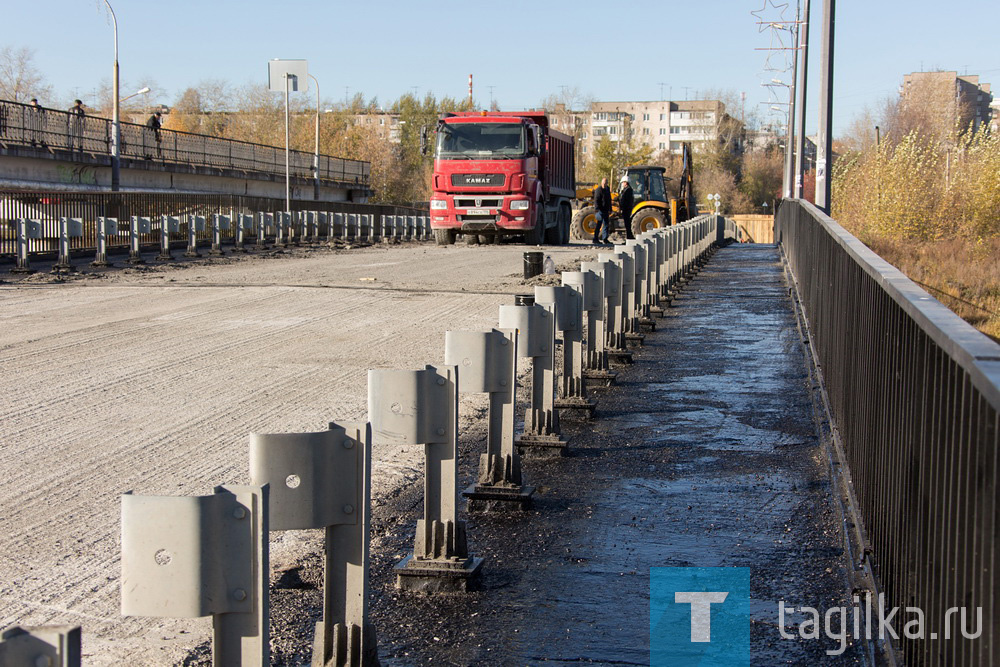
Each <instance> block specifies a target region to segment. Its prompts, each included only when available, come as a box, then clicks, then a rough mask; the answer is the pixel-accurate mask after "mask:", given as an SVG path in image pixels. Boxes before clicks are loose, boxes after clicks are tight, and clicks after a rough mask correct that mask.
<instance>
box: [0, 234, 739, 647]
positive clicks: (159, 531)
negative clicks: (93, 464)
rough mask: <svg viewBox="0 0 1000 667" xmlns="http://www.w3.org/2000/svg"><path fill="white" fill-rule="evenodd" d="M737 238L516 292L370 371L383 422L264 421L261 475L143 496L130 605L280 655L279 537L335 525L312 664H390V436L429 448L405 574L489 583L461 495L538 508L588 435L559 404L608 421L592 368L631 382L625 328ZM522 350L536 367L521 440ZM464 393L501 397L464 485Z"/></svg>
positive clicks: (371, 414) (474, 507) (672, 239)
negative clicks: (385, 535) (554, 468)
mask: <svg viewBox="0 0 1000 667" xmlns="http://www.w3.org/2000/svg"><path fill="white" fill-rule="evenodd" d="M735 233H736V231H735V226H734V225H733V224H732V223H731V221H728V220H724V219H723V218H717V217H715V216H701V217H699V218H696V219H694V220H692V221H689V222H687V223H684V224H682V225H679V226H675V227H668V228H664V229H657V230H653V231H650V232H647V233H645V234H642V235H640V237H639V238H637V239H635V240H634V241H629V242H628V243H626V244H625V245H619V246H615V247H614V248H613V250H612V251H611V252H607V253H600V255H599V256H598V259H597V261H592V262H583V263H582V264H581V266H580V270H579V271H570V272H565V273H563V274H562V281H561V282H562V284H561V285H557V286H538V287H536V288H535V290H534V294H533V295H523V296H521V297H519V298H518V299H517V300H516V302H515V303H514V304H503V305H501V306H500V309H499V317H498V327H497V328H493V329H490V330H486V331H447V332H446V334H445V341H444V363H442V364H439V365H426V366H425V367H424V368H422V369H419V370H401V369H373V370H370V371H369V372H368V421H367V422H364V423H354V422H331V423H330V426H329V429H328V430H325V431H321V432H315V433H278V434H252V435H251V436H250V454H249V466H248V467H249V484H248V485H238V486H220V487H217V488H216V489H215V490H214V493H212V494H211V495H206V496H193V497H176V496H141V495H136V494H133V493H131V492H129V493H125V494H124V495H122V497H121V501H122V514H121V527H122V528H121V530H122V533H121V545H122V553H121V563H122V579H121V610H122V614H123V615H125V616H145V617H169V618H189V617H203V616H212V617H213V644H212V646H213V664H215V665H223V666H229V665H242V666H249V665H267V664H269V656H270V653H269V630H268V609H269V607H268V605H269V602H268V601H269V597H268V576H269V573H270V566H269V561H268V533H269V531H284V530H300V529H323V530H325V532H326V549H325V552H326V553H325V560H324V591H323V612H322V620H321V621H320V622H319V623H317V626H316V629H315V635H314V643H313V658H312V664H313V665H329V664H334V665H374V664H377V647H376V639H375V631H374V628H373V627H372V626H371V623H370V621H369V618H368V555H369V553H368V550H369V524H370V519H371V513H370V488H371V448H372V445H373V443H377V444H380V445H388V446H393V445H398V446H402V445H423V447H424V457H425V466H424V471H425V473H424V474H425V481H424V489H425V498H424V511H423V516H422V518H420V519H418V520H417V522H416V527H415V531H414V540H413V551H412V553H411V554H409V555H408V556H407V557H406V558H404V559H403V560H402V561H401V562H399V563H398V564H397V565H396V566H395V573H396V584H397V587H398V588H400V589H402V590H406V591H420V592H425V593H437V592H443V591H447V592H462V591H467V590H471V589H473V588H475V587H476V585H477V583H478V581H479V579H480V577H481V574H482V570H483V568H484V562H483V559H482V558H480V557H476V556H474V555H473V554H471V553H469V548H468V539H467V531H466V524H465V522H464V521H462V520H461V519H460V518H459V514H458V504H459V500H460V497H465V498H466V499H467V500H468V501H469V502H468V510H469V511H470V512H494V511H510V510H520V509H524V508H526V507H528V506H529V505H530V503H531V497H532V494H533V491H534V489H533V488H532V487H531V486H529V485H527V484H525V479H524V474H523V471H522V463H521V459H522V457H529V458H530V457H538V456H541V457H558V456H561V455H563V454H565V453H566V450H567V448H568V446H569V443H570V438H569V437H567V435H566V434H565V433H564V432H563V431H562V428H561V424H560V422H559V411H560V410H583V411H584V412H586V413H587V415H588V416H592V413H593V410H594V407H595V406H596V401H595V400H594V399H592V398H591V397H590V396H589V392H588V389H587V383H588V381H591V382H593V383H597V384H603V385H610V384H612V383H613V382H614V380H615V377H616V374H615V373H614V372H613V371H611V370H610V367H609V356H610V355H609V354H608V352H609V351H611V350H618V352H619V353H620V356H619V359H620V360H621V361H622V362H623V363H627V362H631V361H632V360H631V353H630V352H629V351H628V350H627V349H624V348H625V345H624V341H625V340H626V337H625V335H624V334H625V332H632V334H633V337H632V338H630V339H628V340H630V341H631V342H632V343H633V344H634V345H639V344H641V342H642V341H641V338H639V337H638V336H641V335H642V334H641V333H640V328H641V327H646V328H655V319H654V316H655V315H662V314H663V311H664V309H665V308H666V306H667V305H668V304H669V302H670V300H671V299H672V298H673V297H674V295H675V294H676V293H677V290H678V289H679V288H680V286H681V285H682V284H684V283H685V282H686V281H687V280H688V279H689V278H690V277H691V276H692V275H693V274H694V273H696V272H697V271H698V267H699V265H700V264H702V263H704V262H705V261H707V258H708V257H709V255H710V252H711V250H712V249H713V247H714V245H715V244H717V243H719V242H723V241H724V240H725V239H731V238H734V237H735ZM585 323H586V324H585ZM557 336H558V337H559V338H560V339H561V341H562V344H561V346H560V348H559V349H560V351H559V352H558V354H557V344H556V343H557ZM616 346H617V347H616ZM518 359H531V365H532V374H531V380H530V383H531V390H530V399H529V401H528V405H526V406H524V409H525V420H524V432H523V433H522V434H521V435H520V436H519V437H518V436H517V435H516V434H515V416H516V411H517V405H516V395H517V394H516V387H517V362H518ZM557 360H558V361H559V363H557ZM557 367H561V369H562V370H561V374H560V377H559V378H558V381H557V378H556V369H557ZM461 393H487V394H489V411H488V417H487V420H488V429H487V439H486V443H485V448H484V451H483V452H482V453H481V456H480V459H479V470H478V475H477V476H476V481H475V483H473V484H472V485H470V486H469V487H467V488H466V489H464V490H463V491H461V493H460V491H459V488H458V480H459V468H458V455H457V454H458V453H457V443H458V435H459V394H461ZM46 633H47V634H46ZM53 633H54V634H53ZM8 634H9V636H8ZM53 637H56V638H57V640H53V639H52V638H53ZM79 641H80V633H79V628H67V629H62V630H60V629H58V628H55V629H52V628H50V629H41V630H39V631H34V632H26V631H25V630H23V629H21V628H16V627H15V628H12V629H11V630H9V631H8V633H6V634H5V635H4V636H3V638H2V641H0V663H3V664H35V663H31V662H23V663H21V662H4V658H5V656H7V655H15V653H14V652H15V651H17V653H16V655H18V656H20V655H25V656H28V655H29V654H31V651H35V653H34V654H31V655H43V656H51V657H52V659H53V660H63V659H64V657H65V656H67V655H69V656H72V655H76V656H78V655H79ZM29 642H30V643H31V648H30V649H24V648H23V647H24V645H25V644H26V643H29ZM39 642H41V643H39ZM66 646H70V648H69V649H66V648H65V647H66ZM73 646H75V649H74V648H72V647H73ZM74 650H75V653H74V652H73V651H74ZM21 651H26V652H23V653H22V652H21ZM59 651H63V652H62V653H60V652H59ZM26 659H27V658H26ZM71 663H72V660H70V662H69V663H67V662H65V661H64V662H53V663H52V664H71ZM76 664H78V663H76Z"/></svg>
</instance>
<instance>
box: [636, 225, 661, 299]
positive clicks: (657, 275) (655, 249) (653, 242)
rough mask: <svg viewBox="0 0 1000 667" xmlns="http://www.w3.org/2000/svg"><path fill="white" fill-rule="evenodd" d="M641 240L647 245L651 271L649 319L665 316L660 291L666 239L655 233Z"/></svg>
mask: <svg viewBox="0 0 1000 667" xmlns="http://www.w3.org/2000/svg"><path fill="white" fill-rule="evenodd" d="M639 239H640V240H642V241H644V242H645V243H646V252H647V253H648V255H647V262H648V264H647V268H648V271H649V278H648V284H649V289H648V290H647V292H646V305H647V309H646V310H647V313H648V315H649V317H653V316H659V317H662V316H663V308H662V307H661V306H660V290H661V288H662V286H661V284H660V281H661V275H662V273H661V267H662V265H663V245H664V239H663V236H662V235H661V234H657V233H656V232H655V231H650V232H646V233H645V234H642V235H640V236H639Z"/></svg>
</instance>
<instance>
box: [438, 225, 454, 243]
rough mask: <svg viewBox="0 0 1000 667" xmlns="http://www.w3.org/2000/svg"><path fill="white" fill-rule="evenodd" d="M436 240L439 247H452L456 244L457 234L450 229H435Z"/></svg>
mask: <svg viewBox="0 0 1000 667" xmlns="http://www.w3.org/2000/svg"><path fill="white" fill-rule="evenodd" d="M434 240H435V241H437V244H438V245H451V244H453V243H454V242H455V232H453V231H452V230H450V229H435V230H434Z"/></svg>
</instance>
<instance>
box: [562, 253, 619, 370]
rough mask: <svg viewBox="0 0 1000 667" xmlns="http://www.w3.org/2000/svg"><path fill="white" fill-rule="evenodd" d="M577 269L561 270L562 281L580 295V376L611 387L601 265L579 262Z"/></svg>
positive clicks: (602, 269)
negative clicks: (581, 336)
mask: <svg viewBox="0 0 1000 667" xmlns="http://www.w3.org/2000/svg"><path fill="white" fill-rule="evenodd" d="M580 269H581V270H580V271H564V272H563V274H562V283H563V285H566V286H567V287H570V288H571V289H573V290H575V291H576V292H577V293H578V294H579V295H580V306H581V308H582V309H583V317H582V319H586V327H585V328H584V329H583V338H582V341H581V344H582V346H583V354H582V360H581V361H582V370H581V373H582V377H583V379H584V380H585V381H587V380H591V381H594V382H601V383H602V384H604V385H605V386H611V385H612V384H614V381H615V378H616V377H617V373H614V372H612V371H610V370H608V355H607V352H606V350H605V348H604V345H605V327H604V307H605V297H604V264H603V263H600V262H582V263H581V265H580Z"/></svg>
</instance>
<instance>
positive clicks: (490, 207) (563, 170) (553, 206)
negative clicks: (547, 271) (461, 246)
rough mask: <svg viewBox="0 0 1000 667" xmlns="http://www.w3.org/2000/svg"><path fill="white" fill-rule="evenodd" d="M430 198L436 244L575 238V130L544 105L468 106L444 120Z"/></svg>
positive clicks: (560, 241) (553, 241)
mask: <svg viewBox="0 0 1000 667" xmlns="http://www.w3.org/2000/svg"><path fill="white" fill-rule="evenodd" d="M435 135H436V140H435V149H434V176H433V182H432V191H433V192H432V194H431V204H430V215H431V228H432V229H433V230H434V236H435V238H436V239H437V242H438V244H440V245H446V244H449V243H454V242H455V238H456V236H457V235H458V234H464V235H465V237H466V239H467V240H468V241H470V242H473V243H474V242H477V241H478V242H484V243H492V242H495V241H497V240H498V238H499V237H500V236H504V235H514V234H517V235H523V236H524V240H525V242H527V243H529V244H531V245H539V244H541V243H543V242H545V243H550V244H563V243H567V242H568V241H569V226H570V220H571V218H572V210H571V208H570V202H571V201H572V199H573V197H574V196H575V194H576V190H575V174H574V171H573V137H571V136H568V135H565V134H562V133H561V132H557V131H555V130H551V129H549V123H548V117H547V116H546V115H545V114H544V113H543V112H534V111H525V112H485V111H483V112H463V113H454V114H445V115H444V116H442V117H441V119H440V120H439V121H438V124H437V128H436V132H435Z"/></svg>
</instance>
